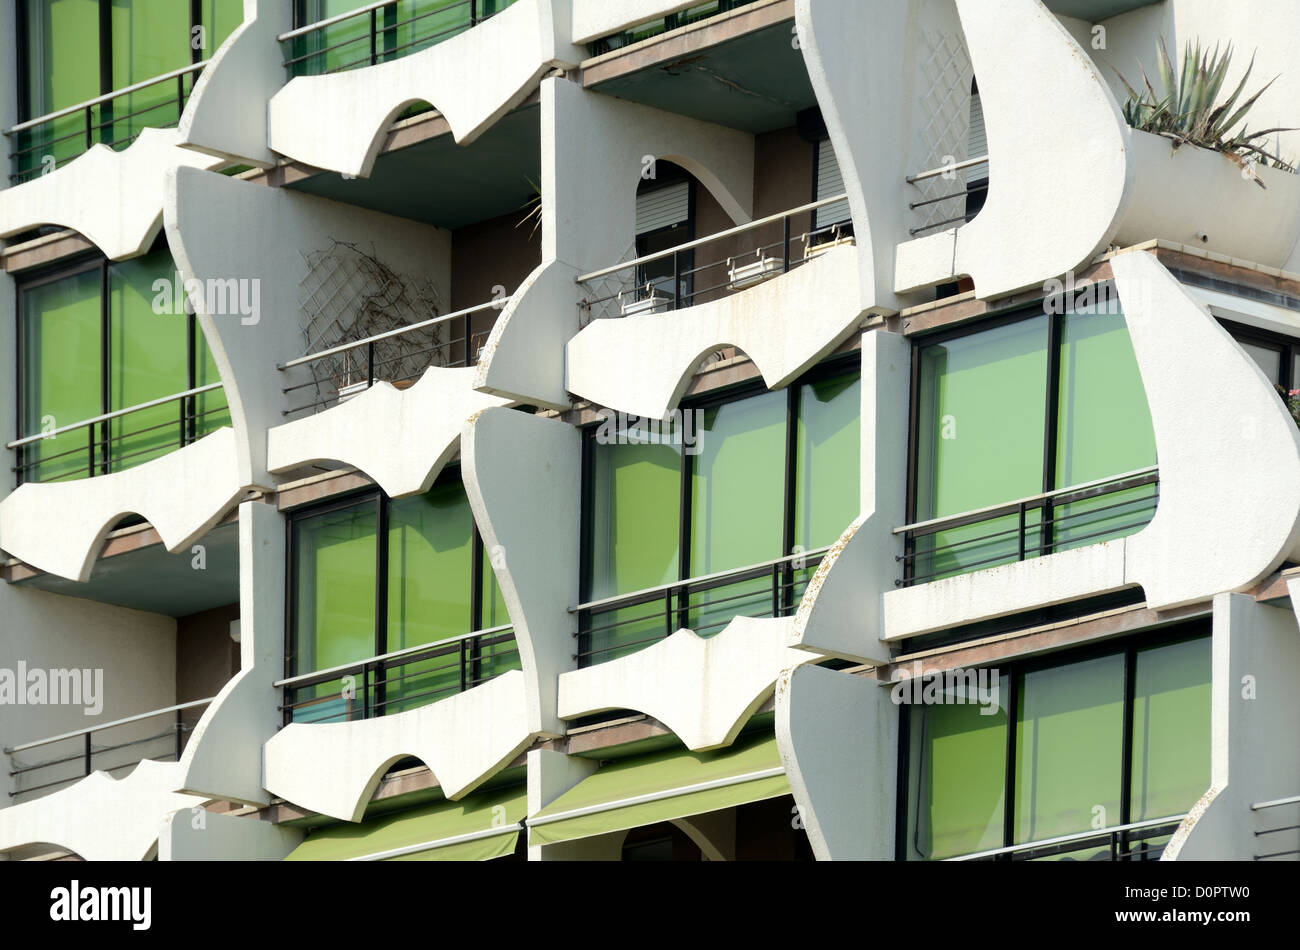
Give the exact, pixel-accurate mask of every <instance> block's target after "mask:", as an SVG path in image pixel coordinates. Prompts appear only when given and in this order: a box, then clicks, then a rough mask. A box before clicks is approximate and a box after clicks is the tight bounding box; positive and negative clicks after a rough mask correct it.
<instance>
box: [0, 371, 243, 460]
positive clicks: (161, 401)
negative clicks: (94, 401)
mask: <svg viewBox="0 0 1300 950" xmlns="http://www.w3.org/2000/svg"><path fill="white" fill-rule="evenodd" d="M223 385H224V384H223V383H209V384H208V385H206V386H196V387H194V388H193V389H187V390H185V391H184V392H179V393H173V394H172V395H170V396H161V397H159V398H158V399H151V400H149V401H148V402H142V403H138V404H136V405H134V406H127V407H126V408H125V409H114V410H113V411H112V412H106V413H104V414H103V415H99V416H95V417H93V418H91V419H82V420H81V421H80V422H73V423H70V424H68V425H66V426H60V427H59V428H57V429H52V430H50V431H49V432H42V433H41V434H40V435H29V436H26V437H24V438H21V439H15V440H14V441H12V442H6V443H5V448H7V449H16V448H18V447H19V446H20V445H31V444H32V443H35V442H42V441H44V440H45V439H52V438H54V437H55V436H56V435H63V433H65V432H72V431H74V430H76V429H84V428H85V427H86V426H90V425H97V424H98V423H101V422H108V421H109V420H110V419H120V418H121V417H122V416H129V415H130V414H131V413H133V412H139V411H141V410H142V409H152V408H154V407H155V406H165V405H167V404H168V403H169V402H176V401H178V400H181V399H188V398H189V397H190V396H197V395H199V394H200V393H208V392H212V391H213V390H215V389H221V388H222V386H223ZM142 431H143V430H142ZM132 434H138V433H132Z"/></svg>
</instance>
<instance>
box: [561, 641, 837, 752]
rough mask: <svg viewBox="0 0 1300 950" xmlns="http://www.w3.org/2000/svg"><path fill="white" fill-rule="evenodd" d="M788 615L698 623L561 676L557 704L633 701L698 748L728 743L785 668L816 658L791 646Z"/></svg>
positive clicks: (570, 708) (574, 714) (597, 707)
mask: <svg viewBox="0 0 1300 950" xmlns="http://www.w3.org/2000/svg"><path fill="white" fill-rule="evenodd" d="M790 622H791V621H790V618H788V617H780V618H774V619H773V618H768V619H755V618H752V617H736V618H734V619H733V620H732V621H731V622H730V623H729V624H727V626H726V627H725V628H724V629H723V630H722V631H721V632H719V633H718V634H717V635H716V636H713V637H708V638H705V637H701V636H699V635H698V634H696V633H695V632H694V631H692V630H678V631H677V632H676V633H674V634H673V635H672V636H670V637H668V638H667V639H665V640H663V641H662V642H660V643H656V644H654V645H652V646H649V647H646V648H645V649H643V650H640V651H638V652H636V653H633V654H631V655H630V656H624V657H620V658H618V659H617V660H610V661H609V662H608V663H601V664H598V665H596V666H590V667H587V668H586V669H582V670H575V671H574V672H572V673H565V674H563V675H562V676H561V677H560V693H559V712H560V716H561V718H563V719H576V718H578V717H579V716H589V715H592V714H594V713H600V712H607V711H609V710H611V709H634V710H636V711H637V712H643V713H645V714H646V715H649V716H653V717H654V718H655V719H658V720H659V721H660V722H662V723H663V724H664V725H666V726H667V727H668V728H669V729H671V730H672V731H673V733H674V734H675V735H676V736H677V738H679V739H681V740H682V742H684V743H685V744H686V748H688V749H690V750H691V751H693V752H702V751H705V750H707V749H717V748H721V747H723V746H729V745H731V743H732V742H734V741H735V739H736V736H737V735H739V734H740V730H741V728H742V727H743V726H744V725H745V723H746V722H747V721H748V720H749V718H750V717H751V716H752V715H753V714H754V713H755V712H756V711H757V710H758V708H759V707H760V706H761V705H763V703H765V702H766V701H767V700H768V699H769V698H771V696H772V690H773V686H774V684H775V683H776V680H777V677H778V676H779V675H780V673H781V671H782V670H783V669H789V668H792V667H795V666H798V665H799V664H801V663H806V662H808V661H810V660H814V659H816V657H815V656H814V655H813V654H812V653H808V652H805V651H800V650H792V649H790V647H788V646H786V641H787V639H788V638H789V627H790Z"/></svg>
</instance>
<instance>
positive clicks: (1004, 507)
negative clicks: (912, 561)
mask: <svg viewBox="0 0 1300 950" xmlns="http://www.w3.org/2000/svg"><path fill="white" fill-rule="evenodd" d="M1159 471H1160V466H1158V465H1150V466H1148V467H1146V468H1138V469H1134V470H1133V471H1131V472H1125V473H1124V474H1122V475H1112V476H1111V477H1109V478H1099V479H1097V480H1095V481H1091V482H1080V483H1079V484H1078V485H1071V486H1070V487H1069V488H1056V489H1053V490H1052V491H1049V492H1042V493H1040V494H1037V495H1029V496H1026V497H1025V498H1018V499H1016V500H1015V501H1006V502H1002V503H1001V504H997V505H988V506H986V507H984V508H975V509H972V510H971V511H963V512H960V513H959V514H955V515H945V516H944V517H942V518H931V519H929V520H928V521H918V522H915V523H914V524H905V525H903V526H902V527H901V528H895V529H894V532H893V533H894V534H906V533H908V532H914V531H920V530H921V529H923V528H930V527H935V526H943V525H945V524H946V523H947V522H949V521H956V520H957V519H959V518H972V517H974V516H976V515H986V516H988V518H990V519H991V518H992V517H994V516H998V517H1000V516H1002V515H1007V514H1011V515H1014V514H1016V513H1017V512H1018V511H1019V509H1020V506H1021V505H1032V504H1034V503H1035V502H1041V501H1047V500H1050V499H1055V498H1060V497H1061V496H1062V495H1069V494H1072V493H1074V492H1079V491H1083V490H1084V489H1088V488H1099V487H1101V486H1103V485H1111V484H1115V483H1117V482H1122V481H1125V480H1127V479H1130V478H1139V477H1141V476H1143V475H1154V474H1156V473H1158V472H1159ZM1144 484H1153V483H1149V482H1148V483H1144ZM1131 487H1133V488H1141V487H1143V485H1133V486H1131ZM1117 490H1118V491H1125V490H1127V489H1117ZM1103 494H1109V493H1103ZM1067 504H1068V502H1067ZM981 520H983V519H981Z"/></svg>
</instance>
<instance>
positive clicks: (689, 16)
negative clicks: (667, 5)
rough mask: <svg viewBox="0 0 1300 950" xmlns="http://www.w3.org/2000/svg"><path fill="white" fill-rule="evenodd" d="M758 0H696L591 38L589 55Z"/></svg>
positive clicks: (630, 43)
mask: <svg viewBox="0 0 1300 950" xmlns="http://www.w3.org/2000/svg"><path fill="white" fill-rule="evenodd" d="M757 2H758V0H712V2H710V3H697V4H696V5H695V6H693V7H689V8H688V9H685V10H681V11H679V12H678V13H670V14H669V15H668V16H666V17H659V18H656V19H653V20H647V21H645V22H643V23H638V24H637V25H635V26H633V27H631V28H630V29H626V30H620V31H619V32H617V33H611V34H610V35H609V36H602V37H601V38H600V39H598V40H593V41H592V42H591V43H590V44H588V49H589V51H590V52H591V55H592V56H600V55H602V54H604V53H609V52H612V51H613V50H616V49H622V48H623V47H624V46H631V45H632V44H633V43H639V42H641V41H642V40H648V39H650V38H651V37H653V36H661V35H662V34H664V33H669V32H671V31H673V30H677V29H680V28H681V27H683V26H689V25H690V24H692V23H698V22H700V21H701V20H707V19H710V18H711V17H715V16H718V15H719V14H721V13H728V12H730V11H731V10H738V9H740V8H741V7H745V6H749V5H750V4H751V3H757Z"/></svg>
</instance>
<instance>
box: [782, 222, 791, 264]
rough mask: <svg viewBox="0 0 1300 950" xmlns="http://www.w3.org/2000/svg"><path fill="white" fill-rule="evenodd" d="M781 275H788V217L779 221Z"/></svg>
mask: <svg viewBox="0 0 1300 950" xmlns="http://www.w3.org/2000/svg"><path fill="white" fill-rule="evenodd" d="M781 232H782V237H781V273H783V274H788V273H790V216H789V215H788V214H787V215H786V216H785V217H784V218H782V219H781Z"/></svg>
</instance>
